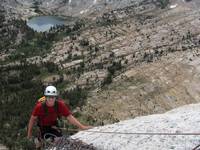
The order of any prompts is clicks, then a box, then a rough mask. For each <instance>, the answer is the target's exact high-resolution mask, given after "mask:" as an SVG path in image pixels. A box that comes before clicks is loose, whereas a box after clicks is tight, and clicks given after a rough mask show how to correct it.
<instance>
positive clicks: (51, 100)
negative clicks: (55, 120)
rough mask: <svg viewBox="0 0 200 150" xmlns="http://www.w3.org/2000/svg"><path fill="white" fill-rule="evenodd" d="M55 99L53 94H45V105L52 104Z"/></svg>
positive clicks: (50, 105)
mask: <svg viewBox="0 0 200 150" xmlns="http://www.w3.org/2000/svg"><path fill="white" fill-rule="evenodd" d="M55 100H56V97H55V96H46V104H47V106H49V107H52V106H54V103H55Z"/></svg>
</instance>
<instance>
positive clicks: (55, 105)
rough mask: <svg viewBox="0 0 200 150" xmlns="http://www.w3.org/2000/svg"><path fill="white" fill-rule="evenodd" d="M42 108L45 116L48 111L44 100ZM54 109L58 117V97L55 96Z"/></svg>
mask: <svg viewBox="0 0 200 150" xmlns="http://www.w3.org/2000/svg"><path fill="white" fill-rule="evenodd" d="M42 108H43V109H44V113H45V116H48V113H49V112H48V109H47V105H46V100H44V101H43V102H42ZM54 110H55V112H56V114H57V115H58V117H60V116H59V113H58V99H57V98H56V100H55V104H54Z"/></svg>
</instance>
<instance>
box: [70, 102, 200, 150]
mask: <svg viewBox="0 0 200 150" xmlns="http://www.w3.org/2000/svg"><path fill="white" fill-rule="evenodd" d="M199 115H200V104H191V105H186V106H183V107H180V108H177V109H174V110H171V111H169V112H167V113H164V114H157V115H150V116H143V117H137V118H135V119H130V120H126V121H121V122H119V123H115V124H111V125H106V126H103V127H95V128H93V129H90V130H88V132H87V131H82V132H79V133H78V134H76V135H74V136H72V138H74V139H80V140H82V141H83V142H86V143H88V144H93V145H94V146H95V147H97V149H100V150H113V149H114V150H130V149H137V150H144V149H145V150H160V149H162V150H183V149H192V148H194V147H196V146H197V145H199V144H200V142H199V136H200V135H195V134H196V133H198V134H199V131H200V126H199V121H200V118H199ZM98 132H99V133H98ZM101 132H107V133H101ZM109 132H110V133H109ZM123 133H124V134H123ZM126 133H130V134H126ZM131 133H133V134H131ZM137 133H144V134H137ZM150 133H154V134H152V135H151V134H150ZM164 133H166V134H167V133H169V135H162V134H164ZM184 133H194V135H181V134H184ZM148 134H149V135H148ZM159 134H160V135H159ZM170 134H171V135H170ZM176 134H179V135H176Z"/></svg>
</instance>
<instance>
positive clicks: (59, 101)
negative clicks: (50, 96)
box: [57, 98, 65, 104]
mask: <svg viewBox="0 0 200 150" xmlns="http://www.w3.org/2000/svg"><path fill="white" fill-rule="evenodd" d="M57 102H58V103H59V104H65V102H64V100H63V99H62V98H58V100H57Z"/></svg>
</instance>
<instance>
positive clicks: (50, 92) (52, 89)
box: [44, 86, 58, 96]
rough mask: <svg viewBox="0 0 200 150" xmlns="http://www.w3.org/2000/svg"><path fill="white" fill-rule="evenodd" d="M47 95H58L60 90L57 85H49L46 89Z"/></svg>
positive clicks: (45, 93)
mask: <svg viewBox="0 0 200 150" xmlns="http://www.w3.org/2000/svg"><path fill="white" fill-rule="evenodd" d="M44 95H45V96H58V92H57V89H56V87H55V86H47V87H46V89H45V91H44Z"/></svg>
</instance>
